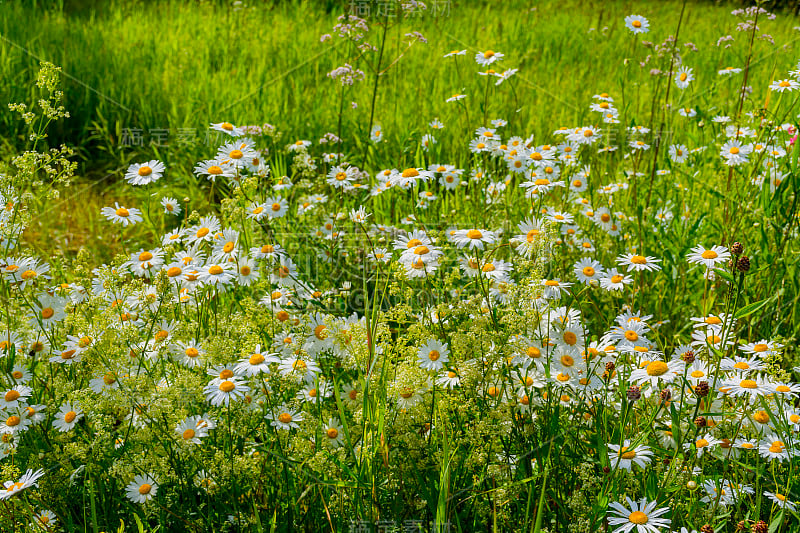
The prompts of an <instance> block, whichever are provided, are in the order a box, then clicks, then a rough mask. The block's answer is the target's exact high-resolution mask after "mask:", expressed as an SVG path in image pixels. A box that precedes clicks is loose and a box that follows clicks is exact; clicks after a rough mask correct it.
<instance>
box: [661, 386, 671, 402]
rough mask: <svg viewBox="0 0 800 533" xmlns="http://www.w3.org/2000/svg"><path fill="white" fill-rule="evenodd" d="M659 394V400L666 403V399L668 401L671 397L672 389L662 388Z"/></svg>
mask: <svg viewBox="0 0 800 533" xmlns="http://www.w3.org/2000/svg"><path fill="white" fill-rule="evenodd" d="M660 396H661V401H662V402H664V403H667V402H668V401H670V400H671V399H672V391H671V390H669V389H663V390H662V391H661V394H660Z"/></svg>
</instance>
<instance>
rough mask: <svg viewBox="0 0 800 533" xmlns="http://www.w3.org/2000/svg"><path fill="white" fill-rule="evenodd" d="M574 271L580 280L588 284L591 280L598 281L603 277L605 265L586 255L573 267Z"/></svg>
mask: <svg viewBox="0 0 800 533" xmlns="http://www.w3.org/2000/svg"><path fill="white" fill-rule="evenodd" d="M572 271H573V273H574V274H575V277H576V278H578V281H580V282H581V283H586V284H588V283H589V282H590V281H597V280H600V279H601V278H602V277H603V274H604V269H603V265H602V264H601V263H600V262H599V261H595V260H594V259H591V258H588V257H584V258H583V259H581V260H580V261H578V262H577V263H575V265H574V266H573V267H572Z"/></svg>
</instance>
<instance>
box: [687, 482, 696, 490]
mask: <svg viewBox="0 0 800 533" xmlns="http://www.w3.org/2000/svg"><path fill="white" fill-rule="evenodd" d="M686 488H687V489H689V490H695V489H696V488H697V481H695V480H690V481H687V482H686Z"/></svg>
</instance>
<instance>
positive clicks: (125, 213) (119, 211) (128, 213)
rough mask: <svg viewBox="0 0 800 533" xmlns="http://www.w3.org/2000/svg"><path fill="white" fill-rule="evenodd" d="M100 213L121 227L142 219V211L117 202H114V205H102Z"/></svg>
mask: <svg viewBox="0 0 800 533" xmlns="http://www.w3.org/2000/svg"><path fill="white" fill-rule="evenodd" d="M100 213H101V214H102V215H103V216H104V217H106V220H108V221H110V222H112V223H114V224H122V226H123V227H127V226H132V225H133V224H136V223H137V222H141V221H142V220H144V218H142V212H141V211H140V210H138V209H136V208H133V207H130V208H127V207H123V206H121V205H119V203H118V202H114V207H104V208H103V209H101V210H100Z"/></svg>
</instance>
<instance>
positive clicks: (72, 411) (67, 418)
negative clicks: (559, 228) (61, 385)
mask: <svg viewBox="0 0 800 533" xmlns="http://www.w3.org/2000/svg"><path fill="white" fill-rule="evenodd" d="M81 418H83V411H82V410H81V408H80V407H78V406H77V405H72V404H71V403H69V402H67V403H65V404H64V405H62V406H61V409H59V410H58V413H56V416H55V420H53V426H55V428H56V429H58V430H59V431H61V432H62V433H65V432H67V431H69V430H71V429H72V428H74V427H75V424H77V423H78V422H80V420H81Z"/></svg>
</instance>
